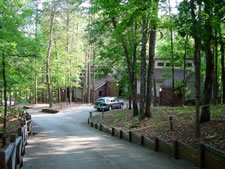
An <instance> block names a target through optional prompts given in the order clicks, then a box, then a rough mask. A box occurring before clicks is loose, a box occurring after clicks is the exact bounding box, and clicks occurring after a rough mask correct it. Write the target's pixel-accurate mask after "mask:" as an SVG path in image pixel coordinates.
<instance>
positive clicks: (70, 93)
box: [69, 59, 72, 104]
mask: <svg viewBox="0 0 225 169" xmlns="http://www.w3.org/2000/svg"><path fill="white" fill-rule="evenodd" d="M71 69H72V60H71V59H70V71H69V98H70V104H72V83H71V75H72V74H71Z"/></svg>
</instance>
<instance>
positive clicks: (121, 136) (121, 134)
mask: <svg viewBox="0 0 225 169" xmlns="http://www.w3.org/2000/svg"><path fill="white" fill-rule="evenodd" d="M122 138H123V130H120V139H122Z"/></svg>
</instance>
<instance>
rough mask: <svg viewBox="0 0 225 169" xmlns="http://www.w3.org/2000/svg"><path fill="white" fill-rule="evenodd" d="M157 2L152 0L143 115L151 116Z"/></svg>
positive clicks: (157, 0)
mask: <svg viewBox="0 0 225 169" xmlns="http://www.w3.org/2000/svg"><path fill="white" fill-rule="evenodd" d="M158 3H159V0H154V1H152V19H151V21H150V23H151V30H150V34H149V60H148V74H147V95H146V108H145V116H146V117H151V116H152V112H151V104H152V87H153V85H152V81H153V70H154V65H155V64H154V58H155V45H156V30H157V19H158Z"/></svg>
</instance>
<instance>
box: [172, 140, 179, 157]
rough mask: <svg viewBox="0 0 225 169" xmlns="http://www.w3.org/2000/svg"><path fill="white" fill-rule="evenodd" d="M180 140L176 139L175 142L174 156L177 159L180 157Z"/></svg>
mask: <svg viewBox="0 0 225 169" xmlns="http://www.w3.org/2000/svg"><path fill="white" fill-rule="evenodd" d="M178 144H179V143H178V141H177V140H176V141H174V142H173V148H174V154H173V155H174V158H175V159H178Z"/></svg>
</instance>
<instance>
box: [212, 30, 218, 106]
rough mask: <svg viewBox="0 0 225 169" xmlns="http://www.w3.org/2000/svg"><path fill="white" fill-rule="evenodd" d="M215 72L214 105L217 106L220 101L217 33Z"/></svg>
mask: <svg viewBox="0 0 225 169" xmlns="http://www.w3.org/2000/svg"><path fill="white" fill-rule="evenodd" d="M214 56H215V70H214V81H213V100H212V103H213V104H217V101H218V42H217V33H215V49H214Z"/></svg>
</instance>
